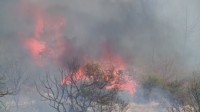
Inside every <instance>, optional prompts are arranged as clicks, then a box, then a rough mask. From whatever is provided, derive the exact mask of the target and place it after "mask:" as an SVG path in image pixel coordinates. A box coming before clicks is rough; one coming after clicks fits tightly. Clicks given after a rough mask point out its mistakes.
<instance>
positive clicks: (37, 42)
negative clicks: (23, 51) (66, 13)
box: [23, 1, 65, 65]
mask: <svg viewBox="0 0 200 112" xmlns="http://www.w3.org/2000/svg"><path fill="white" fill-rule="evenodd" d="M23 3H24V4H26V5H27V3H25V1H23ZM25 8H28V9H29V10H31V11H30V12H31V13H33V18H32V19H33V20H34V23H35V26H34V31H32V32H33V35H32V36H31V38H28V39H27V38H25V39H24V41H23V42H24V45H25V46H26V48H28V51H29V52H30V53H31V55H32V57H33V59H34V60H35V62H36V63H37V64H38V63H39V65H43V63H42V59H44V58H45V59H46V58H47V57H49V58H50V59H52V60H53V61H55V62H56V61H57V60H58V59H59V56H61V55H62V53H63V52H64V49H65V45H64V43H63V39H62V33H61V30H62V28H63V26H64V23H65V21H64V19H63V18H62V17H53V16H51V15H48V14H46V13H45V12H44V10H42V9H41V8H40V7H38V6H34V5H30V7H25Z"/></svg>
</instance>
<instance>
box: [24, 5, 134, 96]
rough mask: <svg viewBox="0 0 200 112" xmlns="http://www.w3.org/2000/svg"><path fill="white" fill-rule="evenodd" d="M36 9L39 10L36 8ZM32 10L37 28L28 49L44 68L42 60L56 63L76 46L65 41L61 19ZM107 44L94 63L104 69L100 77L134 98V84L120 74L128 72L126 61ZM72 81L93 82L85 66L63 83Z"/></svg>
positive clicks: (28, 42) (110, 85)
mask: <svg viewBox="0 0 200 112" xmlns="http://www.w3.org/2000/svg"><path fill="white" fill-rule="evenodd" d="M35 7H36V8H37V9H35ZM31 10H32V12H33V13H34V14H33V15H34V17H33V19H34V23H35V26H34V31H32V32H33V35H32V36H31V38H28V39H25V41H24V42H25V46H26V47H27V48H28V50H29V52H30V53H31V55H32V57H33V58H34V60H35V61H36V63H39V65H42V62H41V61H42V59H43V58H46V57H47V56H48V57H50V58H51V59H52V60H53V61H56V62H57V61H58V59H59V58H60V56H62V55H63V53H66V52H71V51H72V50H73V48H71V47H73V46H70V44H68V46H66V45H65V44H64V42H63V38H62V37H63V36H62V33H61V30H62V28H63V27H64V23H65V21H64V19H63V18H62V17H52V16H50V15H47V14H45V13H44V11H43V10H41V9H40V8H38V7H37V6H34V7H33V9H32V8H31ZM47 18H48V19H47ZM108 45H109V44H107V45H105V48H103V51H102V53H101V55H102V56H101V57H100V59H97V60H96V61H94V62H96V63H97V64H99V65H100V66H101V69H102V70H101V72H102V73H101V76H100V77H102V79H103V80H105V81H108V82H109V83H108V84H107V85H106V86H105V89H113V88H116V89H119V90H122V91H128V92H129V93H130V94H132V95H133V94H134V93H135V84H136V83H135V81H134V80H133V79H132V78H131V77H130V76H129V75H128V74H126V73H121V71H126V69H127V67H126V64H125V62H124V59H123V58H122V57H121V56H119V55H116V54H114V53H113V52H112V50H111V49H110V47H109V46H108ZM103 46H104V45H103ZM66 47H67V48H66ZM66 49H67V51H66ZM65 51H66V52H65ZM83 59H85V57H83ZM85 63H86V64H87V63H88V60H85ZM109 70H112V71H109ZM67 74H70V73H67ZM110 77H112V78H110ZM71 79H73V80H74V81H81V80H86V81H87V80H90V78H89V74H86V73H85V71H84V66H82V67H80V68H79V69H78V70H77V71H76V73H75V74H73V77H70V75H66V77H65V78H64V79H63V80H62V81H61V83H62V84H67V85H69V84H71V83H72V81H71Z"/></svg>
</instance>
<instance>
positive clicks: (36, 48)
mask: <svg viewBox="0 0 200 112" xmlns="http://www.w3.org/2000/svg"><path fill="white" fill-rule="evenodd" d="M25 44H26V46H27V48H28V49H29V50H30V52H31V54H32V56H33V57H34V59H35V60H36V61H37V62H39V61H40V55H41V54H42V53H43V52H44V51H45V49H46V45H45V43H44V42H40V41H38V40H36V39H33V38H31V39H27V40H25Z"/></svg>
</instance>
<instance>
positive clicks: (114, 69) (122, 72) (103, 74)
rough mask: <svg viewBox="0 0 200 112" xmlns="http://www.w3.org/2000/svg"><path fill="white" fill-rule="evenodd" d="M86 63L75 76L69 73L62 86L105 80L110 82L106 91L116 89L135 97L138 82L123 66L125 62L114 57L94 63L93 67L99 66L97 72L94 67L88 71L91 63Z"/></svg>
mask: <svg viewBox="0 0 200 112" xmlns="http://www.w3.org/2000/svg"><path fill="white" fill-rule="evenodd" d="M117 59H120V60H117ZM111 61H112V62H111ZM115 61H116V62H115ZM85 63H86V64H84V65H83V66H81V67H80V68H79V69H78V70H77V71H75V72H74V73H73V74H70V73H67V74H66V77H65V78H64V80H62V81H61V84H62V85H63V84H67V85H70V84H72V83H76V82H78V81H92V80H99V79H103V80H104V81H106V82H108V83H107V84H106V86H105V89H114V88H115V89H118V90H121V91H127V92H129V93H130V94H131V95H134V93H135V92H136V90H135V86H136V82H135V81H134V80H133V78H131V76H130V74H129V73H128V72H127V71H126V67H125V65H123V64H124V62H122V60H121V58H119V57H116V58H115V57H114V56H113V60H109V61H108V60H106V59H100V60H99V61H97V60H95V61H92V66H94V67H95V66H99V68H98V69H97V70H96V69H95V68H93V67H91V68H88V69H86V67H87V66H88V65H90V64H91V63H90V61H87V62H85ZM96 75H97V76H96Z"/></svg>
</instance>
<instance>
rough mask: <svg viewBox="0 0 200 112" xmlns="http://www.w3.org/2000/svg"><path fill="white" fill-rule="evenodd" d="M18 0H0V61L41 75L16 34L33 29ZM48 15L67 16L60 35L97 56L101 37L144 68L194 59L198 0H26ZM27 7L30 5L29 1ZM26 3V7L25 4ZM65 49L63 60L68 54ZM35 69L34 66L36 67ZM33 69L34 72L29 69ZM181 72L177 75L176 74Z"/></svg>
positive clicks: (190, 65) (190, 64)
mask: <svg viewBox="0 0 200 112" xmlns="http://www.w3.org/2000/svg"><path fill="white" fill-rule="evenodd" d="M23 1H25V0H1V1H0V63H1V65H5V64H7V63H10V62H12V61H15V62H18V63H20V66H26V67H27V66H28V68H29V69H27V70H29V71H28V73H30V74H31V75H30V77H34V78H35V77H40V76H39V75H37V74H39V72H38V71H40V70H38V68H37V67H35V65H34V64H33V63H32V61H31V60H32V59H31V57H30V56H29V54H28V52H27V50H26V49H25V48H24V45H23V44H22V41H21V39H22V38H25V37H27V35H32V34H33V29H34V28H33V27H34V22H33V20H32V18H31V15H32V14H31V13H30V14H29V15H30V16H27V15H26V14H25V13H27V12H29V11H27V10H24V8H23V4H22V3H23ZM27 3H28V4H29V5H30V6H31V5H32V4H34V6H38V7H42V8H43V9H44V11H45V12H47V13H48V14H49V15H54V16H57V15H58V16H60V15H62V16H63V17H64V19H65V20H66V26H65V29H64V30H63V33H64V34H63V35H64V38H65V39H66V41H68V42H69V43H70V44H73V46H74V47H75V48H76V51H73V52H74V55H78V56H80V57H81V55H83V54H84V55H85V54H89V55H90V56H92V57H98V56H99V54H100V52H101V49H102V47H104V45H105V43H107V44H108V45H109V49H111V50H112V51H113V52H114V53H116V54H120V55H122V56H123V57H124V58H125V59H126V61H127V62H128V63H129V64H130V65H134V66H139V67H143V66H145V68H149V67H150V66H152V65H151V64H152V63H154V64H156V65H160V64H162V62H164V61H166V60H171V61H173V63H175V66H178V68H179V69H180V70H183V69H184V70H185V72H188V71H191V70H193V69H195V68H196V67H198V65H199V63H200V60H199V58H198V57H199V56H200V53H199V49H198V48H199V47H200V46H199V41H200V39H199V36H200V33H199V29H200V24H199V23H198V21H199V20H200V15H199V10H200V9H199V5H200V2H199V0H176V1H174V0H84V1H83V0H57V1H56V0H28V2H27ZM28 7H29V6H28ZM25 9H26V8H25ZM68 56H69V55H68V54H64V55H63V57H62V61H65V59H66V58H68ZM35 70H36V71H37V72H35ZM32 74H34V75H32ZM180 77H181V76H180Z"/></svg>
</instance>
